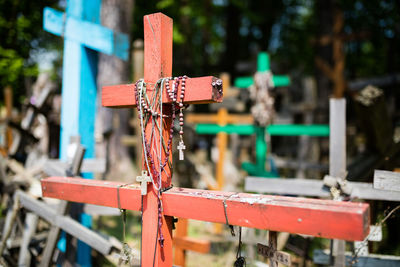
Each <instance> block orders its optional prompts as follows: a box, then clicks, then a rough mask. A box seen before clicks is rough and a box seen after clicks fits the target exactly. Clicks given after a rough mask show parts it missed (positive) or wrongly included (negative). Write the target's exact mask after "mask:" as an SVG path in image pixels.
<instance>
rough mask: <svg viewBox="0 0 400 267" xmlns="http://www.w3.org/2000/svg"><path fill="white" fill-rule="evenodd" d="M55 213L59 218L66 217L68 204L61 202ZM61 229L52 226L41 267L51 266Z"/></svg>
mask: <svg viewBox="0 0 400 267" xmlns="http://www.w3.org/2000/svg"><path fill="white" fill-rule="evenodd" d="M55 212H56V213H57V215H58V216H64V215H65V214H67V212H68V202H67V201H60V203H59V204H58V206H57V208H56V210H55ZM60 231H61V229H60V228H59V227H58V226H57V225H54V224H52V225H51V227H50V231H49V234H48V236H47V240H46V245H45V247H44V250H43V254H42V258H41V261H40V265H39V266H40V267H48V266H50V264H51V262H52V260H53V254H54V250H55V249H56V245H57V241H58V238H59V235H60Z"/></svg>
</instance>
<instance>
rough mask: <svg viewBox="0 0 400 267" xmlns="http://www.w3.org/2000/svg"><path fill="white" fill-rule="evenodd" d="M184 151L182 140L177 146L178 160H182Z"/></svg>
mask: <svg viewBox="0 0 400 267" xmlns="http://www.w3.org/2000/svg"><path fill="white" fill-rule="evenodd" d="M185 149H186V146H185V144H184V143H183V140H181V141H179V145H178V150H179V160H184V154H183V150H185Z"/></svg>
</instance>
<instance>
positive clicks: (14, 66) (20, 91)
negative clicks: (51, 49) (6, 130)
mask: <svg viewBox="0 0 400 267" xmlns="http://www.w3.org/2000/svg"><path fill="white" fill-rule="evenodd" d="M57 3H58V1H57V0H38V1H29V0H21V1H12V0H0V87H1V88H5V87H6V86H8V85H10V86H11V87H12V88H13V89H14V94H15V95H17V97H15V98H14V99H16V100H17V101H18V100H19V102H21V101H20V100H21V99H20V98H19V97H20V96H22V95H26V93H25V92H26V91H25V84H26V82H27V81H28V80H29V79H34V78H36V76H37V74H38V67H37V63H36V62H35V61H34V60H33V59H32V54H33V52H34V51H35V50H39V49H40V48H43V47H46V45H45V43H46V42H45V41H46V40H47V39H48V38H49V37H48V35H46V34H45V33H44V31H43V29H42V20H43V8H44V7H45V6H54V5H56V4H57ZM2 97H3V94H0V99H2ZM15 104H17V103H15Z"/></svg>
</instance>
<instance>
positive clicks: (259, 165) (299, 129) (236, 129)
mask: <svg viewBox="0 0 400 267" xmlns="http://www.w3.org/2000/svg"><path fill="white" fill-rule="evenodd" d="M266 131H267V132H268V133H269V134H270V135H271V136H301V135H307V136H329V126H328V125H325V124H312V125H299V124H271V125H269V126H268V127H267V128H266V127H258V126H256V125H252V124H242V125H234V124H228V125H225V126H220V125H217V124H197V125H196V132H197V133H198V134H212V135H214V134H217V133H220V132H225V133H227V134H239V135H253V134H255V135H256V163H255V164H253V163H250V162H244V163H243V164H242V168H243V169H244V170H245V171H247V172H248V173H249V175H251V176H258V177H278V174H277V173H275V172H269V171H267V170H265V162H266V160H267V149H268V147H267V143H266V142H265V132H266Z"/></svg>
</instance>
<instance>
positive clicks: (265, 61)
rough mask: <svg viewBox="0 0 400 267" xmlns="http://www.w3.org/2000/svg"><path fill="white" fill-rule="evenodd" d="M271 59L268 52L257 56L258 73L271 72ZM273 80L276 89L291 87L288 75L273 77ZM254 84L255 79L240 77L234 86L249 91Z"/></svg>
mask: <svg viewBox="0 0 400 267" xmlns="http://www.w3.org/2000/svg"><path fill="white" fill-rule="evenodd" d="M269 70H270V59H269V55H268V53H266V52H260V53H259V54H258V56H257V71H258V72H262V71H269ZM272 80H273V82H274V85H275V87H282V86H289V85H290V78H289V76H287V75H273V76H272ZM253 84H254V79H253V77H238V78H236V79H235V81H234V86H235V87H238V88H243V89H247V88H248V87H250V86H252V85H253Z"/></svg>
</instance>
